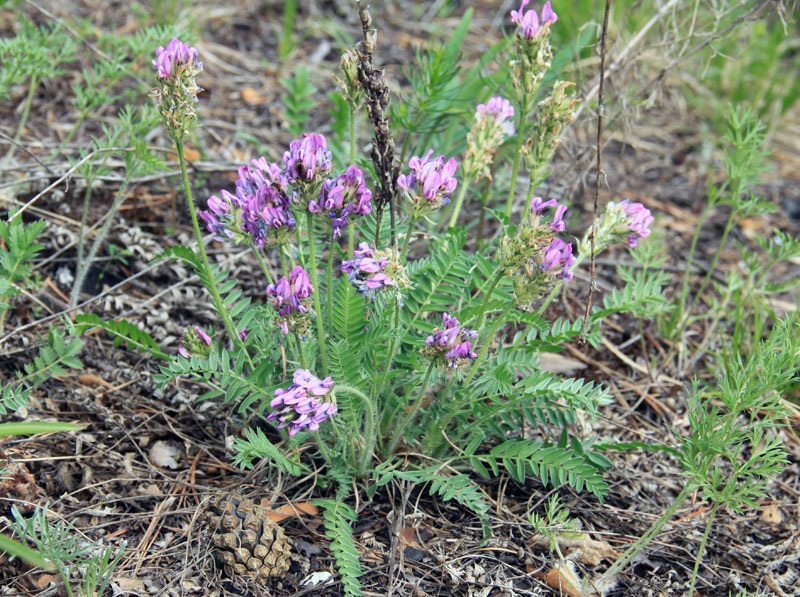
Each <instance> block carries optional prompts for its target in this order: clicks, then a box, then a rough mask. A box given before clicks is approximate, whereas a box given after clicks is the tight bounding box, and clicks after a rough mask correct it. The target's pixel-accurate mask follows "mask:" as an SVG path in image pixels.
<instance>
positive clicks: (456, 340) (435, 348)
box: [422, 313, 478, 369]
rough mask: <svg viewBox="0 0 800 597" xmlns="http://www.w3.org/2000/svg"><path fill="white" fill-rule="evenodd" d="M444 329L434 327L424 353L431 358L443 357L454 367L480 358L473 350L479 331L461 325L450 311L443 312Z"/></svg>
mask: <svg viewBox="0 0 800 597" xmlns="http://www.w3.org/2000/svg"><path fill="white" fill-rule="evenodd" d="M442 319H443V322H444V328H443V329H438V328H437V329H434V330H433V334H432V335H430V336H428V337H427V338H426V339H425V348H424V349H423V350H422V353H423V354H424V355H426V356H427V357H429V358H431V359H441V360H444V361H446V362H447V366H448V367H451V368H453V369H455V368H457V367H458V366H459V365H462V364H464V363H466V362H467V361H471V360H473V359H476V358H478V354H477V353H476V352H474V351H473V350H472V347H473V345H474V343H475V339H476V338H477V337H478V332H476V331H474V330H469V329H467V328H464V327H461V324H460V323H459V321H458V319H456V318H455V317H453V316H451V315H450V314H449V313H442Z"/></svg>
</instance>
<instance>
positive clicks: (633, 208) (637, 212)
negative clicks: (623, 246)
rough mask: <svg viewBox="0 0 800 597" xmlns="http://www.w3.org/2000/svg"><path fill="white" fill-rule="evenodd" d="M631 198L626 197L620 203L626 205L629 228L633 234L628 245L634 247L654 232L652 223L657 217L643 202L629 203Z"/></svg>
mask: <svg viewBox="0 0 800 597" xmlns="http://www.w3.org/2000/svg"><path fill="white" fill-rule="evenodd" d="M629 201H630V199H625V200H624V201H622V202H620V205H624V206H625V216H627V221H626V223H627V225H628V228H629V229H630V230H631V232H633V234H631V235H629V236H628V246H629V247H630V248H631V249H633V248H634V247H636V245H638V244H639V239H640V238H647V237H648V236H650V233H651V232H652V231H651V230H650V224H652V223H653V221H654V220H655V218H654V217H653V215H652V214H651V213H650V210H649V209H647V208H646V207H645V206H644V205H642V204H641V203H629Z"/></svg>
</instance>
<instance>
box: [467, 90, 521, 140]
mask: <svg viewBox="0 0 800 597" xmlns="http://www.w3.org/2000/svg"><path fill="white" fill-rule="evenodd" d="M512 118H514V107H513V106H512V105H511V102H510V101H508V100H507V99H505V98H502V97H500V96H497V97H493V98H491V99H490V100H489V101H488V102H486V103H485V104H478V108H477V110H476V114H475V120H476V121H477V122H480V123H483V122H484V121H487V122H488V123H489V126H490V128H491V129H492V130H499V131H502V133H503V135H504V136H506V137H511V136H512V135H513V134H514V123H513V122H512V121H511V119H512Z"/></svg>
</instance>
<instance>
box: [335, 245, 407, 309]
mask: <svg viewBox="0 0 800 597" xmlns="http://www.w3.org/2000/svg"><path fill="white" fill-rule="evenodd" d="M353 256H354V257H355V259H351V260H349V261H345V262H344V263H343V264H342V271H343V272H344V273H345V274H347V279H348V280H350V281H351V282H352V283H353V285H354V286H355V287H356V289H357V290H358V292H360V293H361V294H363V295H365V296H372V294H373V293H374V292H375V291H376V290H381V289H383V288H399V287H404V286H407V285H408V278H406V275H405V271H404V270H403V268H401V267H400V266H399V265H398V264H397V261H398V259H397V255H396V254H393V252H392V251H375V250H373V249H371V248H370V246H369V245H368V244H367V243H359V244H358V249H356V250H355V251H353Z"/></svg>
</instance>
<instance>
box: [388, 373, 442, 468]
mask: <svg viewBox="0 0 800 597" xmlns="http://www.w3.org/2000/svg"><path fill="white" fill-rule="evenodd" d="M434 368H435V364H434V363H433V362H431V363H430V364H429V365H428V370H427V371H425V377H424V378H423V379H422V385H421V386H420V388H419V396H417V400H416V402H414V406H412V407H411V411H410V412H409V413H408V415H407V416H406V418H405V419H403V422H402V423H401V424H400V426H399V427H398V428H397V429H395V430H393V431H392V441H391V442H390V443H389V447H388V448H387V449H386V450H385V451H384V454H383V455H384V458H389V457H390V456H391V455H392V453H393V452H394V449H395V448H396V447H397V444H398V442H399V441H400V440H401V439H403V433H404V432H405V430H406V427H408V424H409V423H411V421H413V420H414V417H416V416H417V413H418V412H419V409H420V408H421V407H422V403H423V402H424V399H425V390H426V389H427V387H428V380H430V378H431V373H433V370H434ZM454 377H455V376H454Z"/></svg>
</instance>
